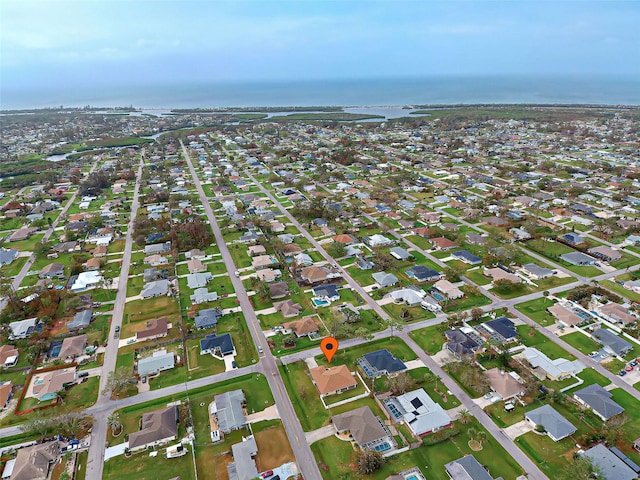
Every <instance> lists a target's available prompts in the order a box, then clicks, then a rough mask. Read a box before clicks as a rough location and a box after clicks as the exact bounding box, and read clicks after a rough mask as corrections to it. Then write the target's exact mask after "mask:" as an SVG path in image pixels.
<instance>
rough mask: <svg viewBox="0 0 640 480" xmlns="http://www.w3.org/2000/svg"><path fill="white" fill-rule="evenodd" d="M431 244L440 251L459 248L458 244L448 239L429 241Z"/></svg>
mask: <svg viewBox="0 0 640 480" xmlns="http://www.w3.org/2000/svg"><path fill="white" fill-rule="evenodd" d="M429 243H430V244H431V245H432V247H433V248H435V249H438V250H451V249H452V248H455V247H457V246H458V244H457V243H456V242H454V241H452V240H449V239H448V238H446V237H436V238H432V239H430V240H429Z"/></svg>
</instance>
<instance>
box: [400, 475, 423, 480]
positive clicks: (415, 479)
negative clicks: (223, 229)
mask: <svg viewBox="0 0 640 480" xmlns="http://www.w3.org/2000/svg"><path fill="white" fill-rule="evenodd" d="M404 478H405V480H420V479H419V478H418V477H417V476H416V475H411V476H410V477H404Z"/></svg>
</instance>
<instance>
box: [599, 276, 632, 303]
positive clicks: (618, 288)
mask: <svg viewBox="0 0 640 480" xmlns="http://www.w3.org/2000/svg"><path fill="white" fill-rule="evenodd" d="M618 278H621V277H618ZM598 283H600V285H602V286H603V287H604V288H606V289H607V290H611V291H612V292H613V293H617V294H618V295H620V296H622V297H625V298H628V299H629V300H633V301H634V302H640V293H636V292H632V291H631V290H629V289H628V288H624V287H623V286H622V285H620V284H619V283H616V282H612V281H611V280H603V281H601V282H598Z"/></svg>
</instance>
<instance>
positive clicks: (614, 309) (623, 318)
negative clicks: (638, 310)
mask: <svg viewBox="0 0 640 480" xmlns="http://www.w3.org/2000/svg"><path fill="white" fill-rule="evenodd" d="M597 310H598V313H599V314H600V315H601V316H603V317H604V318H606V319H607V320H609V321H610V322H612V323H617V324H620V325H622V326H626V325H629V324H632V323H635V322H636V320H638V319H637V318H636V317H635V316H633V315H632V314H631V313H629V310H628V309H627V308H625V307H623V306H622V305H620V304H619V303H615V302H609V303H605V304H604V305H601V306H599V307H598V309H597Z"/></svg>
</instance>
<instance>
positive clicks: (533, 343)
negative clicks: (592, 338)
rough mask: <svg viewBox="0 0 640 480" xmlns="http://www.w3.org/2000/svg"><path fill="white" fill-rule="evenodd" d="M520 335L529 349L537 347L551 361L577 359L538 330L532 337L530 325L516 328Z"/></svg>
mask: <svg viewBox="0 0 640 480" xmlns="http://www.w3.org/2000/svg"><path fill="white" fill-rule="evenodd" d="M516 329H517V330H518V334H519V335H520V341H521V342H522V343H523V344H524V345H526V346H527V347H535V348H537V349H538V350H540V351H541V352H543V353H544V354H546V355H547V356H548V357H549V358H550V359H552V360H555V359H557V358H565V359H567V360H575V357H574V356H573V355H571V354H569V352H567V351H566V350H564V349H563V348H562V347H560V346H559V345H557V344H555V343H554V342H552V341H551V340H549V339H548V338H547V337H545V336H544V335H543V334H542V333H540V332H538V331H537V330H534V331H533V336H531V335H530V331H531V327H529V326H528V325H519V326H517V327H516Z"/></svg>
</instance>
